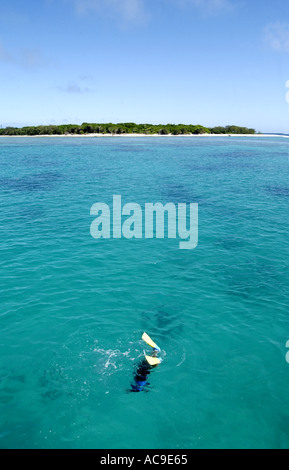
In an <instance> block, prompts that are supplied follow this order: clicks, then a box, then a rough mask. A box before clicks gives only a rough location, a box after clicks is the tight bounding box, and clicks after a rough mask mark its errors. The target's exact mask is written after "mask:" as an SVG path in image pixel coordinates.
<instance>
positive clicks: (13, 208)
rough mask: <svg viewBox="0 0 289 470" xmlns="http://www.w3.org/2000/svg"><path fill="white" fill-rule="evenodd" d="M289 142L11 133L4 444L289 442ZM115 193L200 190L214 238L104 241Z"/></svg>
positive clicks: (2, 357)
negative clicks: (102, 218)
mask: <svg viewBox="0 0 289 470" xmlns="http://www.w3.org/2000/svg"><path fill="white" fill-rule="evenodd" d="M288 142H289V141H288V140H287V139H283V138H261V137H260V138H259V137H219V136H218V137H208V138H204V137H195V136H194V137H187V136H186V137H101V138H91V137H78V138H73V137H66V138H65V137H55V138H45V137H43V138H37V137H36V138H25V137H21V138H1V139H0V198H1V199H0V200H1V213H0V255H1V256H0V269H1V285H0V352H1V354H0V448H26V449H27V448H34V449H36V448H37V449H44V448H50V449H55V448H97V449H135V448H140V449H194V448H197V449H208V448H226V449H229V448H274V449H275V448H276V449H277V448H283V449H285V448H286V449H288V448H289V393H288V392H289V363H287V361H286V353H287V352H288V351H289V349H288V348H286V343H287V341H288V340H289V321H288V319H289V236H288V235H289V211H288V204H289V161H288V155H289V153H288V150H289V143H288ZM113 195H121V197H122V202H123V204H125V203H128V202H130V203H137V204H139V205H140V206H141V207H144V204H145V203H147V202H151V203H156V202H161V203H163V204H166V203H168V202H171V203H174V204H176V205H177V204H178V203H187V204H190V203H197V204H198V209H199V222H198V232H199V233H198V245H197V247H196V248H195V249H192V250H181V249H180V248H179V240H178V239H169V238H168V237H166V236H165V237H164V238H163V239H157V238H155V237H154V238H152V239H146V238H145V237H143V238H142V239H127V238H124V237H122V238H121V239H114V238H112V237H111V238H109V239H94V238H93V237H92V236H91V234H90V226H91V223H92V222H93V220H94V219H95V216H91V215H90V210H91V207H92V205H93V204H94V203H96V202H102V203H105V204H107V205H108V206H109V207H112V198H113ZM124 219H125V217H124ZM144 331H146V332H147V333H148V334H149V335H150V336H151V337H152V338H153V339H154V340H155V342H156V343H157V344H158V345H159V346H160V348H161V350H162V351H161V357H162V359H163V361H162V363H161V365H160V366H158V367H157V368H156V369H154V370H153V371H152V372H151V374H150V376H149V385H148V387H147V389H146V391H142V392H139V393H131V392H130V386H131V383H132V380H133V374H134V370H135V367H136V365H137V364H138V362H139V361H140V360H141V359H142V358H143V354H144V350H145V351H146V352H147V353H149V352H150V348H149V346H147V345H146V344H145V343H144V342H143V341H142V340H141V336H142V333H143V332H144Z"/></svg>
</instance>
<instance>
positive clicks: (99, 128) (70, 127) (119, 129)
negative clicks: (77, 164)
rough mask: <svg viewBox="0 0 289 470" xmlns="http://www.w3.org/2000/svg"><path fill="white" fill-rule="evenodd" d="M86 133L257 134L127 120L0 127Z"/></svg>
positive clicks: (244, 129)
mask: <svg viewBox="0 0 289 470" xmlns="http://www.w3.org/2000/svg"><path fill="white" fill-rule="evenodd" d="M69 134H72V135H84V134H111V135H121V134H147V135H153V134H158V135H168V134H171V135H188V134H194V135H195V134H256V131H255V129H248V128H247V127H239V126H226V127H220V126H218V127H212V128H207V127H204V126H201V125H199V124H198V125H192V124H135V123H134V122H125V123H118V124H112V123H111V122H110V123H106V124H96V123H88V122H84V123H83V124H81V125H79V124H61V125H57V126H56V125H50V126H28V127H27V126H26V127H20V128H18V127H6V128H1V129H0V135H7V136H10V135H25V136H32V135H69Z"/></svg>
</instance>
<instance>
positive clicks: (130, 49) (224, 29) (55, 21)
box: [0, 0, 289, 133]
mask: <svg viewBox="0 0 289 470" xmlns="http://www.w3.org/2000/svg"><path fill="white" fill-rule="evenodd" d="M0 71H1V73H0V80H1V105H0V125H2V126H7V125H15V126H23V125H40V124H61V123H82V122H128V121H133V122H136V123H143V122H146V123H153V124H158V123H165V124H166V123H187V124H189V123H190V124H202V125H205V126H215V125H227V124H236V125H244V126H248V127H254V128H255V129H256V130H257V131H262V132H284V133H289V103H287V102H286V98H285V97H286V92H287V91H288V90H289V88H286V83H287V81H288V80H289V0H274V2H269V1H268V0H263V1H261V0H251V1H249V0H240V1H239V0H26V1H23V0H1V11H0ZM288 84H289V83H288Z"/></svg>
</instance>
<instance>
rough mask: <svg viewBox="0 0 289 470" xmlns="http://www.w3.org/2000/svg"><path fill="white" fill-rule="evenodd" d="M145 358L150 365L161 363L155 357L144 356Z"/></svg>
mask: <svg viewBox="0 0 289 470" xmlns="http://www.w3.org/2000/svg"><path fill="white" fill-rule="evenodd" d="M145 358H146V360H147V361H148V363H149V365H150V366H156V365H158V364H160V363H161V361H160V360H159V359H158V358H157V357H152V356H145Z"/></svg>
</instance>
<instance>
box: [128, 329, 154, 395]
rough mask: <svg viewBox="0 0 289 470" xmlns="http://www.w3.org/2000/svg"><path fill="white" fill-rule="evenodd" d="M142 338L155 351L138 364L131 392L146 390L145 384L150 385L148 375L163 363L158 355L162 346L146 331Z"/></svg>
mask: <svg viewBox="0 0 289 470" xmlns="http://www.w3.org/2000/svg"><path fill="white" fill-rule="evenodd" d="M142 339H143V340H144V341H145V342H146V343H147V344H148V345H149V346H151V347H152V348H153V352H152V355H151V356H147V355H145V358H144V359H142V360H141V362H140V363H139V364H138V366H137V368H136V372H135V375H134V382H133V383H132V384H131V392H142V391H145V386H146V385H149V383H148V382H147V377H148V375H149V374H150V372H151V370H152V369H153V368H154V367H156V366H157V365H158V364H160V363H161V359H159V358H158V357H156V356H157V354H158V353H159V352H160V348H159V347H158V346H157V345H156V343H154V341H152V340H151V338H150V337H149V336H148V335H147V334H146V333H144V334H143V335H142Z"/></svg>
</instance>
